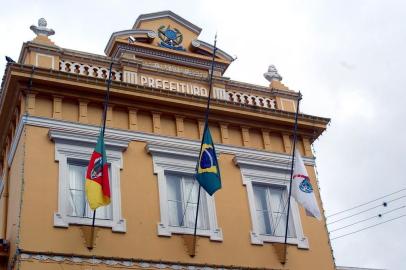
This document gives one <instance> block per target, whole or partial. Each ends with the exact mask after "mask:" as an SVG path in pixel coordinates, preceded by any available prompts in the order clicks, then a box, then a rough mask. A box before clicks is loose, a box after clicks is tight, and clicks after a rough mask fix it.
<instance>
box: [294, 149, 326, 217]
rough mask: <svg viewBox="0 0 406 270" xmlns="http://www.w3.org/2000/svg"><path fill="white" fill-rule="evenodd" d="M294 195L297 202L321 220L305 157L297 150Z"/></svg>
mask: <svg viewBox="0 0 406 270" xmlns="http://www.w3.org/2000/svg"><path fill="white" fill-rule="evenodd" d="M292 196H293V197H294V198H295V199H296V202H298V203H300V204H301V205H302V206H303V207H304V208H305V209H306V210H307V211H308V212H310V213H311V214H312V215H313V216H314V217H316V218H317V219H318V220H321V214H320V210H319V206H318V204H317V201H316V197H315V195H314V191H313V187H312V185H311V184H310V180H309V176H308V175H307V171H306V167H305V165H304V163H303V159H302V157H301V156H300V154H299V151H297V150H296V151H295V164H294V167H293V179H292Z"/></svg>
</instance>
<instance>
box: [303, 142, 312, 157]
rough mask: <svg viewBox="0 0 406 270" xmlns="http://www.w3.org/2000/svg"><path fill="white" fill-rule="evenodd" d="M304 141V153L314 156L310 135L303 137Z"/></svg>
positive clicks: (307, 155)
mask: <svg viewBox="0 0 406 270" xmlns="http://www.w3.org/2000/svg"><path fill="white" fill-rule="evenodd" d="M302 142H303V148H304V155H305V156H306V157H312V156H313V152H312V147H311V143H310V139H309V138H308V137H303V138H302Z"/></svg>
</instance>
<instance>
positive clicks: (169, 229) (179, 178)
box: [147, 142, 223, 241]
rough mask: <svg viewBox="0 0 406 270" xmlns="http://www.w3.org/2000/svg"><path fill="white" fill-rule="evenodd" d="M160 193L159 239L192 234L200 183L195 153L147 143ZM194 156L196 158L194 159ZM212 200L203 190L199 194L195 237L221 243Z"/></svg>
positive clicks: (221, 238)
mask: <svg viewBox="0 0 406 270" xmlns="http://www.w3.org/2000/svg"><path fill="white" fill-rule="evenodd" d="M147 150H148V152H149V153H151V154H152V158H153V163H154V173H155V174H156V175H157V180H158V191H159V207H160V221H159V222H158V235H160V236H172V234H193V232H194V224H195V215H196V207H197V197H198V188H199V183H198V182H197V181H196V180H195V179H194V177H193V175H194V173H195V167H196V160H197V153H198V152H197V151H198V149H197V151H193V153H189V152H188V151H184V149H178V148H175V147H172V146H171V145H170V144H165V145H162V144H160V143H153V142H151V143H148V145H147ZM195 155H196V156H195ZM214 197H215V195H213V196H210V195H208V194H207V192H206V191H204V189H201V193H200V205H199V217H198V226H197V231H196V233H197V235H199V236H207V237H210V240H213V241H222V240H223V234H222V231H221V229H220V228H218V225H217V217H216V209H215V205H214Z"/></svg>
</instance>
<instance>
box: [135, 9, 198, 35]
mask: <svg viewBox="0 0 406 270" xmlns="http://www.w3.org/2000/svg"><path fill="white" fill-rule="evenodd" d="M159 18H171V19H173V20H175V21H177V22H178V23H180V24H182V25H183V26H185V27H186V28H188V29H189V30H190V31H192V32H194V33H196V34H197V35H199V34H200V32H201V31H202V28H200V27H198V26H196V25H194V24H193V23H191V22H189V21H188V20H186V19H184V18H182V17H181V16H179V15H177V14H175V13H173V12H172V11H170V10H164V11H159V12H153V13H147V14H141V15H140V16H138V18H137V20H136V21H135V23H134V26H133V29H135V28H137V27H138V26H139V24H140V23H141V22H142V21H150V20H155V19H159Z"/></svg>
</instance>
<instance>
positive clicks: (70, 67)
mask: <svg viewBox="0 0 406 270" xmlns="http://www.w3.org/2000/svg"><path fill="white" fill-rule="evenodd" d="M59 70H60V71H64V72H69V73H72V74H77V75H82V76H89V77H92V78H100V79H107V77H108V74H109V70H108V68H107V67H103V66H99V65H91V64H85V63H79V62H74V61H70V60H64V59H62V60H60V61H59ZM127 73H129V72H126V74H124V75H125V76H123V72H121V71H119V70H115V69H113V71H112V80H113V81H118V82H121V81H123V82H126V83H130V84H137V83H136V82H137V81H138V80H137V78H136V76H137V75H136V74H135V73H134V74H127ZM130 73H132V72H130ZM130 75H131V76H130ZM213 98H214V99H218V100H225V101H230V102H233V103H237V104H243V105H251V106H254V107H260V108H268V109H275V108H276V102H275V99H274V98H269V97H264V96H259V95H252V94H248V93H244V92H239V91H233V90H230V89H227V90H226V89H222V88H214V89H213Z"/></svg>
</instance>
